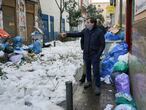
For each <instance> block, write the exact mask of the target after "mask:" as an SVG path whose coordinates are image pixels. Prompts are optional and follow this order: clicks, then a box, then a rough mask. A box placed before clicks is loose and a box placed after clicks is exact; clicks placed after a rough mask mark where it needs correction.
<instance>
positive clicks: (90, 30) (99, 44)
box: [61, 18, 105, 95]
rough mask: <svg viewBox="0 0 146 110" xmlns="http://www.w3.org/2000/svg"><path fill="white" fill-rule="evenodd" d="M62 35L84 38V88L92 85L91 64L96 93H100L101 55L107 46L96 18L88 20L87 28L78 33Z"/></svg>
mask: <svg viewBox="0 0 146 110" xmlns="http://www.w3.org/2000/svg"><path fill="white" fill-rule="evenodd" d="M61 37H62V38H64V37H81V38H82V39H83V60H84V63H85V66H86V75H87V83H85V85H84V88H85V89H87V88H89V87H91V86H92V83H91V82H92V78H91V65H92V66H93V74H94V80H95V93H96V95H99V94H100V73H99V70H100V69H99V64H100V56H101V55H102V52H103V50H104V48H105V39H104V33H103V31H102V30H101V29H100V28H99V27H98V26H97V21H96V19H94V18H88V19H87V20H86V28H85V29H83V31H81V32H78V33H61Z"/></svg>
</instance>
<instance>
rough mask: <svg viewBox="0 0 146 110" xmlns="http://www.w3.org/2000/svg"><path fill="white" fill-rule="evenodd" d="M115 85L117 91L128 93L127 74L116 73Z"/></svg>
mask: <svg viewBox="0 0 146 110" xmlns="http://www.w3.org/2000/svg"><path fill="white" fill-rule="evenodd" d="M115 86H116V90H117V93H119V92H122V93H127V94H130V84H129V76H128V75H127V74H125V73H122V74H120V75H118V76H117V77H116V78H115Z"/></svg>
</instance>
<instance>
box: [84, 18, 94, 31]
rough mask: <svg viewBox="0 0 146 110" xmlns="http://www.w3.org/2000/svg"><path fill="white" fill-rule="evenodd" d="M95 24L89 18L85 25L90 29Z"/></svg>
mask: <svg viewBox="0 0 146 110" xmlns="http://www.w3.org/2000/svg"><path fill="white" fill-rule="evenodd" d="M93 26H94V23H91V22H90V19H87V20H86V22H85V27H86V28H88V29H89V30H92V28H93Z"/></svg>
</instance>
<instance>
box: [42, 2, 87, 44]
mask: <svg viewBox="0 0 146 110" xmlns="http://www.w3.org/2000/svg"><path fill="white" fill-rule="evenodd" d="M66 1H68V0H66ZM75 1H76V2H77V3H78V6H79V8H81V9H82V15H83V16H85V15H86V14H85V13H86V10H85V9H86V7H87V6H88V5H89V2H88V0H75ZM57 2H58V4H59V5H60V0H57ZM40 6H41V10H42V20H43V24H44V32H45V36H46V37H45V42H48V41H51V40H55V39H57V37H58V34H59V30H60V10H59V8H58V6H57V4H56V2H55V0H40ZM67 17H68V13H67V12H66V11H65V10H64V12H63V14H62V29H61V30H62V32H68V31H69V30H70V27H69V24H68V22H67ZM83 27H84V23H81V24H80V25H79V26H78V27H77V28H76V29H75V30H78V31H80V30H82V29H83Z"/></svg>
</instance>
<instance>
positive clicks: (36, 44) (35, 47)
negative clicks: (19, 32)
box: [30, 40, 42, 54]
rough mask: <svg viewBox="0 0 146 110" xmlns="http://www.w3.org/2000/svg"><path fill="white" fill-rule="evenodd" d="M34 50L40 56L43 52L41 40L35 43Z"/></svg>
mask: <svg viewBox="0 0 146 110" xmlns="http://www.w3.org/2000/svg"><path fill="white" fill-rule="evenodd" d="M30 47H31V46H30ZM32 50H33V52H34V53H35V54H39V53H40V52H42V45H41V42H40V41H39V40H36V41H34V43H33V47H32Z"/></svg>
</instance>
